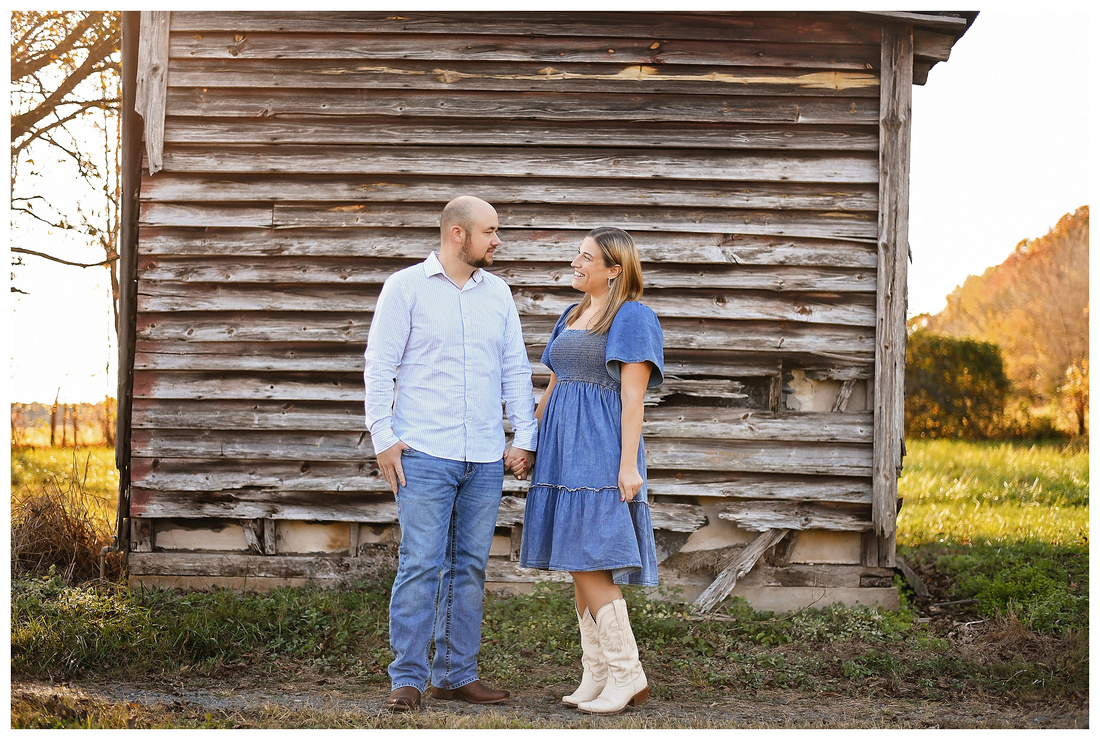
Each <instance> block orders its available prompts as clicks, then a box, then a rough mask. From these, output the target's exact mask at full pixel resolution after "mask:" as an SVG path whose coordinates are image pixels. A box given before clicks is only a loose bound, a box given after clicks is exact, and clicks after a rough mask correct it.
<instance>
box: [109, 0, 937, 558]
mask: <svg viewBox="0 0 1100 740" xmlns="http://www.w3.org/2000/svg"><path fill="white" fill-rule="evenodd" d="M882 24H883V21H882V19H880V18H876V17H872V16H870V15H868V16H865V17H864V16H860V15H859V14H794V13H760V14H751V13H745V14H742V13H731V14H690V13H685V14H674V13H630V14H615V13H585V14H576V15H574V14H558V13H525V14H522V15H517V16H512V17H503V18H502V17H501V16H499V14H480V13H462V14H449V13H431V12H424V13H407V14H402V15H401V16H395V15H393V14H385V13H371V12H360V13H345V12H334V13H308V12H298V13H275V12H271V13H269V12H257V13H236V12H232V13H215V12H172V13H171V14H170V20H169V23H168V27H169V29H170V33H169V34H168V39H167V43H166V49H167V55H168V56H167V75H166V87H165V91H164V99H165V115H164V123H163V130H162V131H160V132H156V135H155V137H154V138H156V141H155V142H154V143H155V144H156V147H157V151H156V152H155V155H154V154H153V153H152V152H153V150H152V149H150V152H151V153H150V155H149V156H150V157H152V159H149V158H147V160H146V163H145V173H144V177H143V180H142V183H141V195H140V214H139V229H140V230H139V237H138V246H137V274H138V290H137V298H136V312H137V318H136V332H135V333H136V346H135V351H134V358H133V367H134V380H133V389H132V391H133V414H132V419H131V427H132V447H131V455H132V486H133V488H132V494H131V501H130V513H131V516H132V517H134V518H135V520H136V521H141V522H149V521H156V520H164V521H165V523H167V522H170V521H179V520H186V519H207V518H208V519H210V520H211V521H214V520H219V521H221V520H244V521H252V520H261V519H266V520H271V519H287V520H290V519H293V520H317V521H342V522H348V521H351V522H356V521H358V522H378V523H386V522H393V521H394V516H393V512H392V511H391V509H392V496H389V495H388V494H387V492H386V489H385V487H384V486H383V485H382V484H381V482H380V479H379V476H378V473H377V470H376V468H375V466H374V461H373V453H372V447H371V444H370V439H369V435H368V434H367V433H366V431H365V429H364V424H363V406H362V401H363V384H362V375H361V373H362V366H363V360H362V352H363V348H364V345H365V342H366V337H367V331H368V328H369V326H370V320H371V315H372V310H373V307H374V302H375V300H376V298H377V296H378V292H379V290H380V288H381V285H382V282H383V281H384V280H385V278H386V277H387V276H388V275H390V274H391V273H392V272H394V271H395V270H397V269H399V268H401V267H403V266H406V265H409V264H412V263H414V262H418V261H420V260H422V259H423V258H424V256H426V254H427V252H428V251H429V250H432V249H435V248H437V245H438V217H439V213H440V211H441V210H442V208H443V205H444V204H445V203H446V202H447V201H448V200H450V199H451V198H453V197H454V196H456V195H459V194H472V195H477V196H479V197H482V198H484V199H485V200H488V201H489V202H490V203H492V204H494V206H495V207H496V209H497V211H498V214H499V216H500V223H501V227H502V233H501V236H502V239H503V245H502V246H501V248H500V249H498V251H497V257H496V262H495V264H494V265H493V267H492V271H494V272H496V273H497V274H499V275H501V276H502V277H504V278H505V279H506V280H507V281H508V282H509V284H510V285H511V286H512V288H513V293H514V295H515V298H516V302H517V306H518V307H519V311H520V315H521V320H522V323H523V329H524V336H525V339H526V341H527V344H528V348H529V354H530V357H531V359H532V367H533V370H534V381H535V386H536V393H540V392H541V388H542V387H543V386H544V385H545V382H546V377H547V370H546V368H544V367H543V366H542V365H541V363H539V362H538V358H539V356H540V355H541V352H542V349H543V347H544V345H545V342H546V340H547V338H548V336H549V333H550V330H551V329H552V327H553V325H554V321H555V319H556V317H557V316H558V315H559V313H560V312H561V311H562V310H563V309H564V308H565V307H566V306H568V305H569V304H570V303H572V302H574V301H575V300H576V299H577V295H578V294H577V293H576V292H575V291H573V290H572V289H571V288H570V287H569V284H568V283H569V274H570V269H569V268H568V262H569V260H570V259H572V256H573V254H574V253H575V250H576V248H577V245H578V244H579V242H580V240H581V239H582V238H583V236H584V234H585V232H587V231H588V230H589V229H590V228H593V227H595V226H599V225H615V226H620V227H623V228H625V229H627V230H629V231H630V232H631V233H632V234H633V235H634V237H635V239H636V241H637V243H638V246H639V249H640V251H641V255H642V259H643V267H644V271H645V281H646V292H645V295H644V297H643V299H642V300H643V301H644V302H645V303H647V304H648V305H650V306H651V307H652V308H653V309H654V310H655V311H656V312H657V314H658V315H659V316H660V318H661V321H662V325H663V327H664V330H665V339H666V363H667V366H668V372H667V380H666V383H665V384H664V386H662V388H660V389H657V390H656V391H654V392H651V393H650V394H649V395H648V396H647V405H648V409H647V415H646V425H645V429H644V433H645V435H646V444H647V452H648V466H649V471H650V480H651V497H652V500H653V502H654V507H653V508H654V518H655V520H656V521H660V522H663V523H664V524H663V526H664V528H666V529H668V530H669V531H684V532H687V531H691V528H694V529H697V528H698V527H699V526H701V525H702V524H703V523H704V519H703V518H701V514H700V513H699V512H700V511H701V509H699V507H698V506H697V504H698V502H699V501H700V500H702V499H701V497H703V498H707V497H714V498H717V499H718V500H722V501H726V502H728V505H727V506H726V508H724V509H723V510H722V518H724V519H726V520H728V521H733V522H736V523H737V524H738V526H741V527H743V528H744V529H747V530H750V531H756V530H759V529H761V526H764V525H766V526H765V527H764V528H768V527H781V528H783V529H790V530H797V529H801V528H813V527H819V528H825V529H839V530H844V531H850V532H856V533H862V532H867V531H870V530H872V527H873V528H874V531H875V532H877V533H879V534H880V535H881V534H882V533H883V532H884V529H883V527H886V528H889V527H892V526H893V522H892V519H889V518H885V517H884V516H883V515H882V512H883V511H885V508H883V507H885V506H887V504H884V503H881V502H880V501H879V500H878V498H875V499H874V501H873V496H872V488H873V485H872V474H873V473H874V472H875V470H876V464H877V457H876V455H875V451H874V445H873V441H874V439H875V435H874V426H875V424H876V423H878V420H877V419H876V418H875V417H874V416H873V415H872V413H871V412H870V410H869V409H863V408H853V409H850V410H848V409H847V408H846V404H847V399H848V397H849V394H851V390H852V384H853V383H856V382H858V383H868V384H869V383H870V381H869V379H870V378H873V377H875V357H876V351H877V347H878V344H877V342H876V325H879V326H881V324H880V323H879V322H880V320H881V316H880V315H879V313H878V312H879V311H881V300H882V295H881V294H882V286H881V285H880V281H879V280H878V278H877V276H878V274H879V271H880V270H882V269H883V266H882V265H883V263H882V249H883V244H882V235H881V233H880V231H881V224H882V214H881V213H880V210H881V209H880V205H881V203H882V198H883V197H884V196H883V195H882V193H883V190H882V183H881V182H880V170H881V167H882V166H883V160H882V153H881V152H880V135H879V131H880V125H881V117H882V112H881V111H880V95H881V93H882V91H881V90H880V79H879V69H880V65H881V63H882V60H883V59H884V58H885V56H884V55H885V53H886V52H885V51H883V31H882ZM933 36H934V34H933ZM888 38H893V36H889V37H888ZM935 41H936V39H935V38H934V37H929V38H925V39H924V41H923V42H922V43H924V44H925V47H927V48H930V49H932V51H930V52H929V53H930V54H933V53H935V49H936V48H937V47H936V43H935ZM910 43H912V41H910ZM922 48H924V47H922ZM910 63H911V60H910ZM910 74H911V73H910ZM891 121H893V119H891ZM148 125H149V120H148V119H147V120H146V126H147V127H148ZM904 126H905V127H907V126H908V122H907V120H905V121H904ZM148 137H149V135H148V133H147V138H148ZM147 143H150V142H148V141H147ZM899 145H902V144H899ZM158 167H160V168H162V169H160V170H159V171H157V168H158ZM150 170H153V171H154V172H155V174H152V175H150V174H149V171H150ZM897 195H900V196H901V197H904V193H897ZM891 197H893V196H891ZM890 203H891V205H890V207H891V208H894V207H896V205H897V204H896V201H894V200H891V201H890ZM903 226H904V224H901V225H900V226H899V227H892V228H894V230H895V231H896V230H897V228H903ZM891 243H896V239H894V241H893V242H891ZM902 261H904V260H902ZM891 264H892V263H891ZM902 280H903V281H904V274H902ZM902 285H904V282H902ZM902 300H904V299H903V297H902ZM880 331H881V329H880ZM795 371H804V372H805V373H806V376H807V377H812V378H814V379H816V380H819V381H830V380H835V381H838V382H845V383H846V385H845V386H844V388H846V389H847V390H846V392H844V393H842V394H841V395H842V396H843V398H839V397H838V400H837V402H836V407H837V410H835V411H829V412H804V411H795V410H792V409H790V408H789V407H788V405H787V403H786V397H787V395H788V394H789V393H790V386H789V384H790V382H791V379H792V377H793V376H792V373H793V372H795ZM875 390H876V391H877V388H876V389H875ZM866 395H867V397H868V398H871V397H872V396H871V393H868V394H866ZM891 459H892V458H891ZM524 488H525V486H524V485H523V484H520V483H518V482H516V481H512V480H508V481H506V484H505V493H506V494H508V495H509V496H511V497H513V499H514V501H518V502H519V503H518V504H516V505H517V506H519V507H520V510H521V508H522V495H523V492H524ZM506 500H507V499H506ZM873 503H874V511H875V516H874V519H872V504H873ZM780 504H782V505H780ZM677 507H687V508H677ZM513 515H514V509H513V513H512V514H507V513H505V512H504V511H503V510H502V518H501V520H500V522H498V524H500V525H501V526H512V525H513V524H515V523H518V521H520V520H515V519H514V516H513ZM510 517H511V518H510ZM677 522H688V523H689V524H686V525H685V524H681V525H677V524H676V523H677ZM659 526H661V525H659ZM677 527H679V529H677ZM245 529H246V534H248V533H250V532H252V531H253V529H249V528H248V527H247V526H246V528H245ZM262 529H263V528H262V527H260V528H259V530H257V531H260V532H261V533H262ZM272 532H274V529H272ZM254 536H257V535H254ZM350 536H351V537H352V538H353V539H352V540H351V545H350V546H351V547H352V548H353V549H354V548H355V541H356V540H355V539H354V537H355V535H350ZM272 537H274V535H272ZM257 541H258V542H259V543H260V547H261V548H263V547H267V548H268V551H271V552H275V549H274V545H273V543H274V539H273V540H272V543H267V544H266V545H265V544H264V543H265V541H264V539H263V537H262V536H260V537H259V539H258V540H257ZM884 555H885V553H884ZM154 556H155V553H152V554H150V555H149V556H145V557H143V558H141V559H139V560H137V561H135V564H138V563H140V564H142V565H141V566H140V567H145V568H152V570H149V571H148V572H150V573H154V572H157V573H161V572H163V569H161V568H160V566H156V567H154V566H152V565H150V563H152V562H153V561H152V560H150V558H151V557H154ZM889 556H890V557H892V552H891V553H889ZM257 557H259V556H257ZM196 562H198V561H196ZM203 562H205V561H203ZM211 562H214V561H211ZM218 562H220V561H218ZM877 565H879V563H878V561H877V560H876V561H875V562H868V561H867V560H866V558H865V562H864V566H877ZM191 574H192V575H194V574H195V573H191ZM206 574H207V575H213V574H211V573H206ZM200 575H201V574H200Z"/></svg>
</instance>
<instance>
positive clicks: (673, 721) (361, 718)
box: [11, 679, 1088, 729]
mask: <svg viewBox="0 0 1100 740" xmlns="http://www.w3.org/2000/svg"><path fill="white" fill-rule="evenodd" d="M11 688H12V704H13V707H14V706H15V705H16V704H17V703H18V702H21V703H23V704H33V705H36V706H41V707H44V708H45V709H46V710H47V711H49V708H51V707H53V708H55V709H56V708H62V710H61V711H60V712H59V713H60V714H62V715H64V714H66V713H70V714H71V713H75V714H77V715H79V714H80V712H81V709H80V708H81V707H83V708H84V710H85V711H87V710H88V709H90V708H92V707H100V708H103V707H115V711H116V712H117V711H120V710H122V711H129V713H130V714H131V715H132V716H133V725H132V726H139V727H140V726H147V724H146V721H147V720H143V718H151V719H152V718H157V719H159V720H161V721H164V720H167V719H168V718H170V717H175V718H176V719H177V720H178V721H179V723H180V724H181V725H185V726H186V725H191V724H192V723H194V722H199V723H201V722H202V721H203V719H204V718H206V719H207V721H209V717H215V718H218V719H220V720H221V721H228V723H229V724H230V725H231V726H233V725H236V726H240V727H277V726H286V727H305V726H312V727H317V726H328V727H463V726H471V725H474V726H480V727H486V726H491V727H505V728H507V727H540V728H586V727H588V728H594V727H635V728H670V727H697V728H833V729H839V728H1018V729H1053V728H1087V727H1088V707H1087V704H1086V703H1082V704H1079V705H1073V704H1066V705H1061V706H1058V705H1050V704H1036V705H1020V704H1013V703H1008V704H1002V703H998V702H996V701H992V700H990V699H989V698H979V699H975V698H971V699H959V700H956V701H950V702H928V701H918V700H907V699H904V698H885V699H884V698H880V697H876V698H874V699H873V700H871V699H868V698H851V697H838V696H828V695H821V694H808V693H805V692H798V691H784V690H762V691H759V692H756V693H755V695H752V696H731V697H728V698H723V699H719V700H716V701H708V702H699V701H691V700H690V699H684V700H677V701H673V700H668V699H651V700H650V701H649V702H647V703H646V704H645V705H643V706H642V707H638V708H634V709H629V710H627V711H626V712H624V713H623V714H621V715H618V716H616V717H592V716H588V715H584V714H581V713H578V712H577V711H575V710H573V709H569V708H567V707H564V706H562V704H561V703H560V700H559V696H560V694H558V693H557V692H554V693H551V692H549V691H542V692H538V693H534V692H527V693H525V694H523V695H520V696H517V697H515V699H514V700H513V701H512V702H511V703H509V704H504V705H497V706H492V707H481V706H474V705H470V704H464V703H460V702H441V701H432V700H431V699H430V698H428V699H425V703H424V706H423V708H422V711H420V712H418V713H416V714H415V715H396V716H393V715H390V714H389V713H388V712H386V711H385V710H384V709H383V705H384V702H385V699H386V697H387V695H388V693H389V692H388V690H385V689H381V688H374V687H371V688H367V689H362V688H359V687H354V686H303V685H300V684H291V685H285V686H265V687H254V686H247V687H246V686H241V685H237V686H233V685H231V684H230V683H223V684H220V685H219V684H208V685H206V686H202V687H200V686H193V687H191V686H187V685H185V684H176V685H174V686H172V685H160V686H157V685H135V684H115V685H107V686H104V685H88V684H76V683H70V684H51V683H46V682H40V681H18V680H15V679H13V681H12V687H11ZM66 707H67V709H64V708H66Z"/></svg>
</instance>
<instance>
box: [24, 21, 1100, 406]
mask: <svg viewBox="0 0 1100 740" xmlns="http://www.w3.org/2000/svg"><path fill="white" fill-rule="evenodd" d="M913 5H915V3H909V4H907V7H912V6H913ZM589 7H591V6H589ZM601 7H603V6H601ZM691 7H692V9H693V10H701V9H705V7H704V5H697V4H693V5H692V6H691ZM848 7H852V6H848ZM127 9H129V8H127ZM548 9H549V8H548ZM555 9H559V10H561V9H566V8H563V7H559V6H555ZM608 9H613V8H608ZM614 9H618V8H614ZM654 9H658V8H654ZM818 9H824V8H818ZM1090 28H1091V26H1090V19H1089V18H1088V17H1087V15H1086V14H1085V12H1084V11H1083V10H1081V9H1080V8H1079V6H1076V5H1066V4H1059V3H1045V4H1044V6H1043V10H1042V12H1039V11H1038V10H1034V9H1033V10H1032V11H1030V12H1013V11H1011V10H999V9H993V10H988V11H982V12H981V13H980V15H979V16H978V18H977V20H976V21H975V22H974V24H973V25H972V26H971V28H970V29H969V30H968V31H967V32H966V34H965V35H964V36H963V37H962V39H960V40H959V42H958V43H957V44H956V45H955V47H954V48H953V50H952V52H951V59H950V60H949V61H947V62H941V63H939V64H937V65H936V66H935V67H933V68H932V71H931V73H930V74H929V78H928V82H927V84H925V85H923V86H915V87H914V90H913V113H912V165H911V176H910V210H909V242H910V246H911V251H912V264H911V265H910V266H909V315H910V316H912V315H915V314H918V313H924V312H928V313H935V312H938V311H939V310H941V309H942V308H943V307H944V305H945V299H946V297H947V295H948V294H949V293H950V292H951V291H952V290H954V289H955V287H956V286H958V285H961V284H962V282H963V281H964V280H965V279H966V278H967V276H968V275H971V274H980V273H981V272H983V271H984V270H985V269H986V268H987V267H991V266H993V265H996V264H999V263H1000V262H1002V261H1003V260H1004V259H1005V258H1006V257H1008V255H1009V254H1010V253H1011V252H1012V250H1013V249H1014V248H1015V246H1016V244H1017V243H1018V242H1020V241H1021V240H1023V239H1031V238H1036V237H1039V236H1042V235H1043V234H1045V233H1046V232H1047V231H1049V230H1050V229H1051V228H1052V227H1053V226H1054V224H1055V223H1057V221H1058V219H1059V218H1061V217H1062V216H1063V215H1065V214H1066V213H1070V212H1072V211H1074V210H1075V209H1076V208H1078V207H1079V206H1082V205H1086V204H1088V203H1089V198H1090V193H1091V190H1092V184H1091V181H1090V178H1089V170H1090V166H1091V161H1090V160H1091V156H1090V155H1091V140H1090V138H1091V137H1090V136H1089V129H1090V124H1091V126H1092V128H1095V124H1094V123H1093V122H1092V120H1091V112H1090V105H1091V98H1092V93H1093V91H1094V89H1095V84H1096V83H1095V81H1094V77H1093V76H1092V75H1091V55H1090V53H1089V52H1090V49H1089V39H1090V36H1091V34H1090ZM59 189H60V190H61V191H64V184H59ZM9 242H10V243H20V244H23V245H25V246H27V247H28V248H31V249H35V248H36V245H37V246H38V247H41V246H42V245H47V244H48V245H49V246H50V248H51V249H52V250H53V251H54V253H56V254H58V255H59V256H62V257H64V258H67V259H71V260H74V261H86V262H93V261H96V259H98V257H97V256H96V250H95V249H94V248H91V247H87V246H84V245H81V244H79V243H75V242H71V241H70V242H66V241H65V238H64V237H63V236H61V235H58V234H51V233H47V232H46V231H45V230H35V231H28V230H23V231H20V232H19V233H10V234H9ZM42 251H47V250H42ZM100 254H102V253H101V252H100ZM25 262H26V266H25V267H22V268H19V269H18V270H17V272H16V279H15V282H14V285H16V286H17V287H19V288H20V289H21V290H24V291H26V292H27V293H28V295H16V294H10V296H11V297H10V298H9V306H8V316H9V318H8V331H7V332H6V335H5V336H6V338H7V342H8V345H9V350H10V357H11V365H10V379H9V393H8V395H9V400H10V401H12V402H22V403H30V402H43V403H49V402H52V401H53V400H54V398H55V396H57V395H59V396H60V400H61V401H62V402H68V403H73V402H81V401H88V402H95V401H99V400H102V399H103V397H104V396H105V395H111V396H115V394H116V385H117V376H116V374H115V371H116V365H117V347H116V344H115V337H114V332H113V319H112V315H111V303H110V280H109V277H108V274H107V272H106V270H104V269H102V268H89V269H80V268H74V267H66V266H62V265H57V264H54V263H51V262H47V261H46V260H42V259H37V258H34V257H26V258H25Z"/></svg>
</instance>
